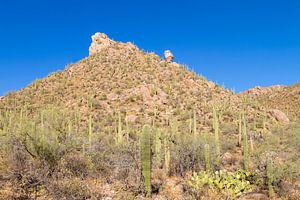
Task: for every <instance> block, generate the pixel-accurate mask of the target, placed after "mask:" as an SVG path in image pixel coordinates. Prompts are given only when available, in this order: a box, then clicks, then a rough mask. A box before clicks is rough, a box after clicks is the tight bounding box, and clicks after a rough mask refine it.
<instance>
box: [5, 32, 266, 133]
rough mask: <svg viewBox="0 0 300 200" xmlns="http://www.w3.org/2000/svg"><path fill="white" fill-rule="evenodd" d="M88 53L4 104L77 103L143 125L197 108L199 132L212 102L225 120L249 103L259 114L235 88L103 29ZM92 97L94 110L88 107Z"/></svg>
mask: <svg viewBox="0 0 300 200" xmlns="http://www.w3.org/2000/svg"><path fill="white" fill-rule="evenodd" d="M89 54H90V55H89V56H88V57H86V58H84V59H83V60H81V61H79V62H78V63H75V64H71V65H70V66H68V67H67V68H66V69H65V70H63V71H60V72H57V73H54V74H51V75H49V76H48V77H46V78H44V79H40V80H37V81H35V82H34V83H32V84H31V85H29V86H28V87H26V88H24V89H23V90H21V91H18V92H16V93H11V94H9V95H7V96H6V97H5V98H4V100H3V103H2V104H1V105H0V106H1V107H2V108H4V107H6V108H8V107H14V108H17V107H22V106H24V105H26V106H27V107H28V108H30V109H31V110H33V111H34V110H35V109H38V108H43V107H47V106H51V105H55V106H62V107H65V106H66V107H68V108H71V109H79V110H80V112H81V113H82V115H83V118H85V119H86V118H87V115H88V112H93V116H94V119H95V120H96V121H99V122H101V124H102V125H103V126H105V127H106V126H108V125H111V121H112V120H113V119H114V118H115V114H116V112H118V111H121V112H122V113H123V114H124V115H126V118H127V120H128V122H130V123H134V124H139V125H142V124H145V123H150V122H151V121H153V120H155V121H157V123H160V124H161V125H165V124H166V123H168V120H169V119H170V118H173V117H175V118H178V120H180V121H186V120H188V119H189V115H191V113H192V111H193V110H195V111H196V113H197V115H198V116H199V123H201V126H199V132H201V130H203V129H205V127H207V126H208V125H209V123H210V121H211V120H210V119H211V118H212V110H213V107H215V108H217V109H218V110H219V111H220V113H222V115H221V117H222V119H224V121H227V122H229V121H231V122H233V121H234V120H235V119H236V118H237V115H238V114H237V113H238V112H239V111H241V110H242V109H244V108H245V106H246V109H247V110H248V111H249V112H248V114H249V118H253V117H254V116H256V115H257V117H259V116H260V115H261V114H260V113H262V110H263V108H262V107H260V106H259V105H256V106H255V105H254V103H253V102H248V103H243V101H242V99H241V98H239V97H238V96H237V95H235V94H234V93H233V92H231V91H229V90H226V89H225V88H223V87H220V86H218V85H216V84H214V83H213V82H212V81H208V80H206V79H205V78H204V77H201V76H198V75H197V74H195V73H194V72H192V71H189V70H188V68H187V67H186V66H184V65H180V64H177V63H176V62H167V61H165V60H163V59H161V58H160V57H159V56H157V55H155V54H154V53H146V52H143V51H142V50H140V49H139V48H138V47H136V46H135V45H133V44H132V43H121V42H116V41H113V40H111V39H109V37H108V36H107V35H106V34H104V33H96V34H95V35H94V36H92V43H91V46H90V48H89ZM89 102H92V104H93V109H92V110H89V109H88V104H89ZM251 104H253V105H251ZM154 118H155V119H154ZM222 121H223V120H222Z"/></svg>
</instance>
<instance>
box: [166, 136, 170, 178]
mask: <svg viewBox="0 0 300 200" xmlns="http://www.w3.org/2000/svg"><path fill="white" fill-rule="evenodd" d="M170 149H171V146H170V137H169V134H168V133H166V135H165V137H164V157H165V158H164V170H165V172H166V174H169V171H170V162H171V150H170Z"/></svg>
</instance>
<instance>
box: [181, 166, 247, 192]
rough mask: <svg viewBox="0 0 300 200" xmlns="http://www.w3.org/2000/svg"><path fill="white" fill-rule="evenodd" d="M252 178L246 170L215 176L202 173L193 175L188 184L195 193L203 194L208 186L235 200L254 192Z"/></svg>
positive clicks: (219, 173) (220, 172) (220, 173)
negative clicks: (202, 191) (244, 194)
mask: <svg viewBox="0 0 300 200" xmlns="http://www.w3.org/2000/svg"><path fill="white" fill-rule="evenodd" d="M252 177H253V175H252V174H251V173H250V172H246V171H244V170H238V171H236V172H234V173H230V172H224V171H217V172H215V173H214V174H211V173H209V172H206V171H202V172H199V173H193V175H192V177H191V178H190V180H188V182H187V184H188V186H189V187H190V188H191V189H192V190H193V191H194V192H195V193H197V192H201V190H203V189H205V186H208V187H209V188H211V189H213V190H218V191H219V192H221V193H223V194H224V195H226V196H230V197H234V198H235V197H238V196H240V195H242V194H243V193H247V192H251V191H252V185H251V183H250V180H251V179H252Z"/></svg>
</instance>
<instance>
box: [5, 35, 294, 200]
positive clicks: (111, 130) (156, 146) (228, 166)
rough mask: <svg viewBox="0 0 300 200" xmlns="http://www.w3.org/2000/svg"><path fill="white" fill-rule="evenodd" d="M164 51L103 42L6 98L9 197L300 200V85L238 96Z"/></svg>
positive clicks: (96, 39) (94, 38) (94, 40)
mask: <svg viewBox="0 0 300 200" xmlns="http://www.w3.org/2000/svg"><path fill="white" fill-rule="evenodd" d="M165 54H166V59H161V58H160V57H159V56H157V55H155V54H154V53H147V52H144V51H142V50H140V49H139V48H138V47H136V46H135V45H133V44H132V43H122V42H117V41H113V40H111V39H109V38H108V37H107V35H105V34H103V33H96V34H95V35H94V36H92V44H91V46H90V48H89V56H88V57H86V58H84V59H82V60H80V61H79V62H77V63H75V64H71V65H69V66H67V67H66V68H65V69H64V70H62V71H59V72H55V73H53V74H50V75H49V76H47V77H45V78H43V79H39V80H36V81H34V82H33V83H32V84H30V85H29V86H27V87H25V88H24V89H22V90H20V91H17V92H13V93H9V94H8V95H6V96H4V97H2V98H0V163H1V164H0V199H53V200H55V199H104V200H108V199H122V200H123V199H140V200H146V199H151V198H152V199H157V200H158V199H162V200H167V199H170V200H183V199H187V200H194V199H203V198H204V199H237V198H239V199H268V197H267V196H270V197H273V196H275V193H276V195H277V196H278V197H286V198H289V197H293V198H294V197H295V199H297V198H298V197H299V192H298V191H299V188H300V184H299V177H300V173H299V171H300V170H299V167H298V166H300V163H299V159H298V157H299V144H298V141H300V137H299V134H297V133H298V130H299V129H300V126H299V124H297V123H295V124H294V123H290V125H288V123H284V124H281V123H277V122H276V120H277V121H279V122H289V119H285V118H283V117H282V116H283V115H284V113H283V112H282V111H281V110H283V111H290V113H288V114H291V113H292V112H293V113H295V115H296V114H297V113H298V110H297V108H296V107H297V106H298V105H299V84H298V85H295V86H292V87H283V86H276V87H270V88H260V87H258V88H255V89H252V90H250V91H247V92H244V93H242V94H235V93H233V92H232V91H230V90H227V89H225V88H223V87H221V86H219V85H217V84H215V83H213V82H212V81H208V80H206V79H205V78H204V77H202V76H199V75H197V74H196V73H194V72H192V71H191V70H189V69H188V68H187V67H186V66H184V65H181V64H178V63H176V62H173V55H172V53H171V52H170V51H168V50H167V51H165ZM175 56H176V55H175ZM285 102H289V105H285ZM273 125H276V126H273ZM281 125H282V126H281ZM267 161H268V162H267ZM269 161H270V162H269ZM272 164H273V167H274V180H271V178H273V176H272V173H273V171H272V170H273V168H272ZM270 165H271V166H270ZM270 170H271V171H270ZM198 172H199V173H198ZM270 174H271V175H270ZM270 177H271V178H270ZM288 184H290V185H288ZM298 184H299V185H298ZM207 185H209V187H207ZM286 185H288V186H286ZM273 186H274V188H275V189H274V190H275V192H274V190H273ZM268 192H269V193H268Z"/></svg>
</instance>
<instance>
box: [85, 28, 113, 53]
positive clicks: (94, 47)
mask: <svg viewBox="0 0 300 200" xmlns="http://www.w3.org/2000/svg"><path fill="white" fill-rule="evenodd" d="M115 43H116V42H115V41H113V40H111V39H109V38H108V36H107V35H106V34H105V33H99V32H98V33H95V34H94V35H93V36H92V43H91V46H90V48H89V55H92V54H95V53H99V52H101V50H103V49H104V48H105V47H108V46H111V45H113V44H115Z"/></svg>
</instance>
